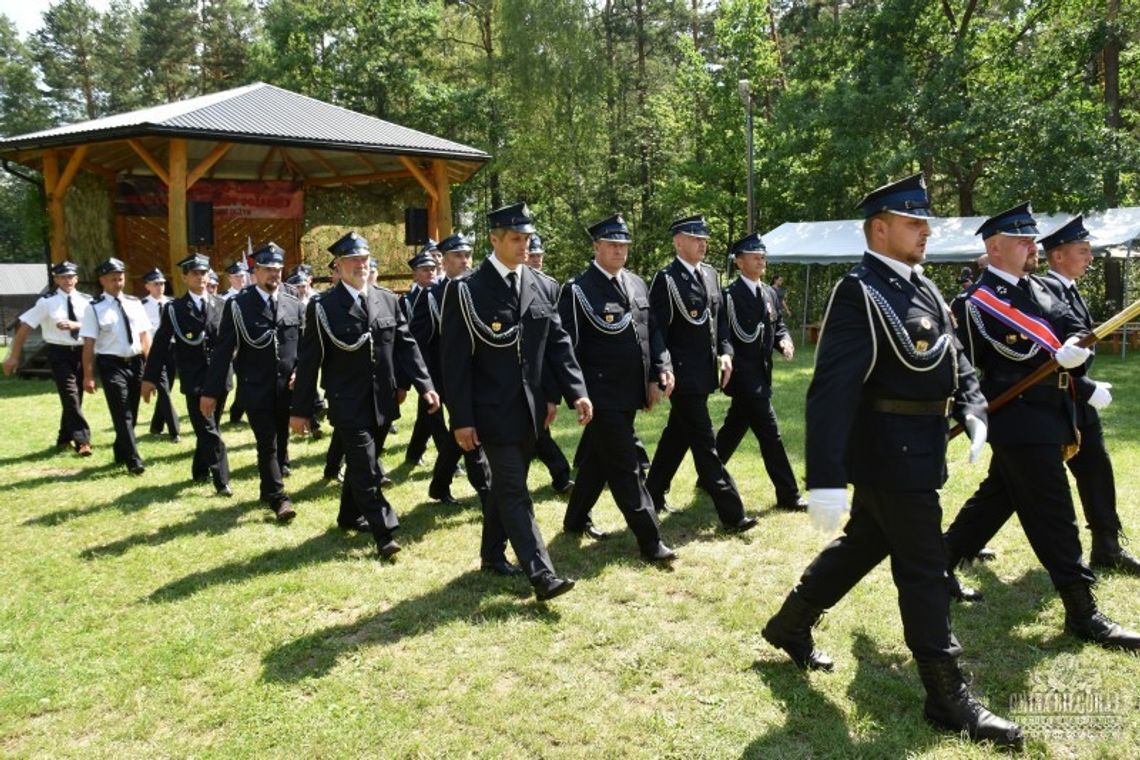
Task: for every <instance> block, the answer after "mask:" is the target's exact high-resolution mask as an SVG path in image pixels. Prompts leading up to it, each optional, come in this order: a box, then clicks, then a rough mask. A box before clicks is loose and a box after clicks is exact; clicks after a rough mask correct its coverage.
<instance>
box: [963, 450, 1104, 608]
mask: <svg viewBox="0 0 1140 760" xmlns="http://www.w3.org/2000/svg"><path fill="white" fill-rule="evenodd" d="M990 448H991V449H992V451H993V455H992V457H991V458H990V470H989V473H987V475H986V479H985V480H983V481H982V483H981V485H980V486H978V490H977V491H976V492H975V493H974V495H973V496H971V497H970V498H969V499H967V500H966V504H965V505H964V506H963V507H962V510H961V511H960V512H958V516H957V517H955V518H954V522H952V523H951V524H950V527H949V529H947V531H946V544H947V548H948V550H949V560H950V561H951V562H953V563H956V562H957V561H958V560H960V559H962V558H963V557H972V556H974V555H975V554H977V553H978V552H979V551H980V550H981V549H982V547H984V546H985V545H986V542H987V541H989V540H990V539H991V538H993V537H994V535H995V534H996V533H997V532H998V531H999V530H1000V529H1001V527H1002V526H1003V525H1005V523H1006V521H1007V520H1009V518H1010V516H1011V515H1013V514H1014V512H1016V513H1017V517H1018V519H1019V520H1020V522H1021V528H1022V530H1024V531H1025V537H1026V538H1028V539H1029V545H1030V546H1031V547H1033V553H1034V554H1036V555H1037V559H1038V561H1040V562H1041V564H1042V566H1044V568H1045V569H1046V570H1047V571H1048V572H1049V577H1050V578H1051V579H1052V581H1053V586H1054V587H1056V588H1058V589H1063V588H1069V587H1071V586H1075V585H1091V584H1092V583H1095V582H1096V576H1095V575H1094V574H1093V572H1092V570H1090V569H1089V568H1088V566H1087V565H1086V564H1085V563H1084V560H1083V559H1082V558H1081V540H1080V533H1079V531H1078V530H1077V518H1076V514H1075V512H1074V511H1073V495H1072V493H1070V491H1069V480H1068V477H1067V476H1066V475H1065V467H1064V465H1063V464H1062V458H1061V446H1060V445H1059V444H1033V445H1019V446H1002V445H998V444H991V445H990ZM948 566H950V565H948Z"/></svg>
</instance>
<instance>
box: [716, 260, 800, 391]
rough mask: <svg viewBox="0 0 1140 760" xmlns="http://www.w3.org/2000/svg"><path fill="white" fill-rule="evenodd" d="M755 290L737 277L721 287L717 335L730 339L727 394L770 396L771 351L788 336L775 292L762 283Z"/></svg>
mask: <svg viewBox="0 0 1140 760" xmlns="http://www.w3.org/2000/svg"><path fill="white" fill-rule="evenodd" d="M757 290H758V291H759V293H758V294H756V293H754V292H753V291H752V286H751V285H749V284H748V283H747V282H745V281H744V279H743V278H741V277H738V278H737V279H736V281H735V282H733V283H732V284H731V285H729V286H728V287H727V288H725V289H724V294H723V297H724V306H723V307H722V308H721V310H720V334H721V335H727V336H728V339H729V340H730V341H731V342H732V375H731V376H730V377H729V379H728V385H727V386H726V387H725V389H724V392H725V393H726V394H728V395H729V396H744V397H747V396H759V397H761V398H769V397H771V395H772V352H773V350H774V349H775V348H776V346H778V345H779V343H780V341H782V340H783V339H784V338H787V337H789V336H788V328H787V326H786V325H785V324H784V318H783V316H782V315H781V314H780V303H779V300H778V299H777V297H776V291H775V290H774V289H772V287H771V286H770V285H766V284H765V283H763V282H761V283H759V288H758V289H757ZM730 305H731V308H730ZM734 322H735V324H734ZM757 328H759V331H758V332H757ZM753 336H754V337H753ZM749 338H751V340H748V339H749Z"/></svg>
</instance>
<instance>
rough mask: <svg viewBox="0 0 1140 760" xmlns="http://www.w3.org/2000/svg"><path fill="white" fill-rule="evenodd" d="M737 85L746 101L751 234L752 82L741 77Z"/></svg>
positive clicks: (750, 223)
mask: <svg viewBox="0 0 1140 760" xmlns="http://www.w3.org/2000/svg"><path fill="white" fill-rule="evenodd" d="M737 86H738V87H739V88H740V99H741V100H742V101H744V139H745V140H747V143H748V234H749V235H751V234H752V233H753V232H755V231H756V206H755V200H754V194H753V192H752V188H753V182H754V179H753V170H752V165H753V160H752V83H751V82H749V81H748V80H747V79H741V80H740V81H739V82H738V83H737Z"/></svg>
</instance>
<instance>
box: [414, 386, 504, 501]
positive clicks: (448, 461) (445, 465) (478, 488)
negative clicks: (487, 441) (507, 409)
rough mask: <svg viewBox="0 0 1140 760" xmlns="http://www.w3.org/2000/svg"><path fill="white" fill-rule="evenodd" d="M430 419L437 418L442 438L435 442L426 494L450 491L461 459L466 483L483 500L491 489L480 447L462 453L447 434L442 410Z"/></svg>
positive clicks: (453, 439) (488, 473)
mask: <svg viewBox="0 0 1140 760" xmlns="http://www.w3.org/2000/svg"><path fill="white" fill-rule="evenodd" d="M432 417H437V418H439V425H440V427H441V428H442V429H443V432H444V437H443V438H442V439H440V438H436V440H435V448H436V452H437V454H436V458H435V465H433V466H432V470H431V485H429V486H428V492H429V493H436V494H438V493H442V492H443V491H446V490H448V489H450V488H451V481H452V480H454V479H455V467H456V465H458V464H459V458H460V457H463V462H464V464H465V465H466V470H467V482H468V483H470V484H471V487H472V488H474V489H475V492H476V493H478V494H479V498H480V499H481V500H482V499H484V497H485V496H486V495H487V493H488V492H489V491H490V489H491V475H490V468H489V465H488V464H487V457H486V455H485V454H484V453H483V449H482V447H479V446H476V447H475V448H474V449H472V450H471V451H464V450H463V449H461V448H459V444H458V443H456V442H455V438H453V437H452V436H451V434H450V433H448V432H447V423H446V422H444V420H443V409H440V410H439V411H438V412H436V413H435V414H433V415H432Z"/></svg>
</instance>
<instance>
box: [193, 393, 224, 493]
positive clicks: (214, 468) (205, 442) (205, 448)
mask: <svg viewBox="0 0 1140 760" xmlns="http://www.w3.org/2000/svg"><path fill="white" fill-rule="evenodd" d="M201 398H202V397H201V396H195V395H187V396H186V412H187V414H189V416H190V425H191V426H192V427H193V428H194V438H195V441H196V443H195V445H194V461H193V463H192V464H191V465H190V477H191V478H192V479H194V480H199V479H202V478H205V477H206V475H207V474H209V475H210V478H211V479H212V480H213V481H214V488H221V487H222V486H224V485H227V484H228V483H229V482H230V460H229V456H228V455H227V454H226V444H225V442H224V441H223V440H222V434H221V432H220V431H219V427H220V425H221V414H220V412H219V411H218V408H217V407H215V409H214V414H213V416H211V417H204V416H203V415H202V410H201V409H199V401H200V399H201Z"/></svg>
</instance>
